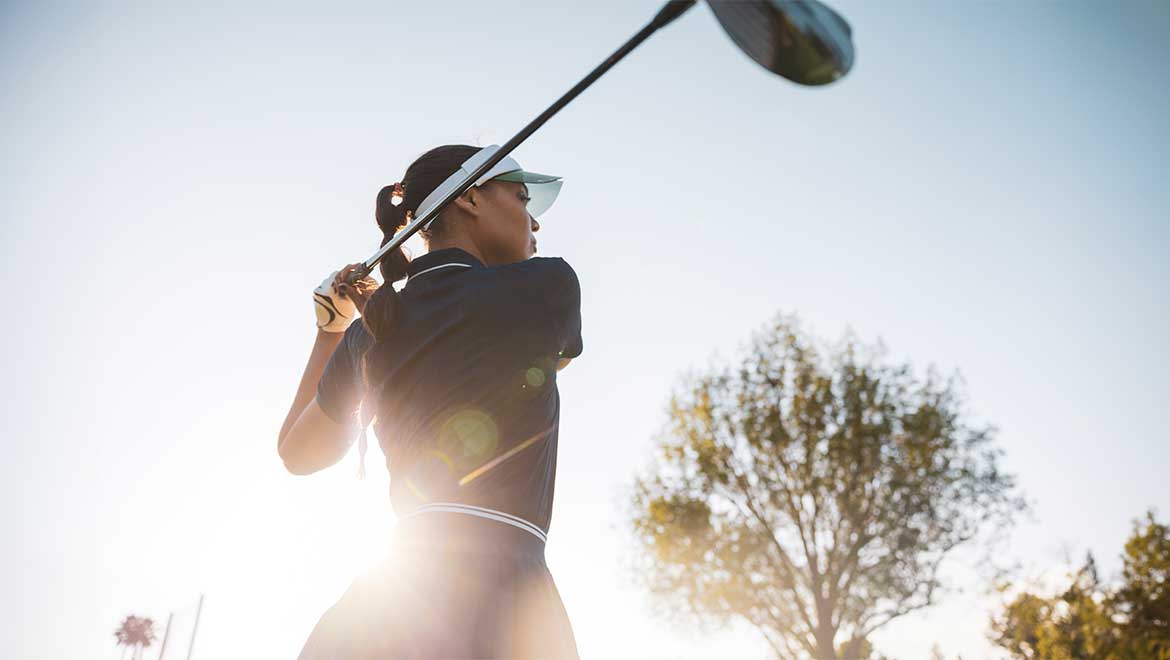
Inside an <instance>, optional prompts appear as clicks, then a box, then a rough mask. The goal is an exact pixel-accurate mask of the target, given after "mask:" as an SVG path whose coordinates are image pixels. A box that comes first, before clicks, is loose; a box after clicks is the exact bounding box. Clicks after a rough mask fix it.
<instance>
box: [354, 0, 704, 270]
mask: <svg viewBox="0 0 1170 660" xmlns="http://www.w3.org/2000/svg"><path fill="white" fill-rule="evenodd" d="M695 2H696V0H670V2H667V3H666V4H665V5H664V6H663V7H662V9H660V10H659V11H658V14H657V15H656V16H655V17H654V19H653V20H651V21H650V22H649V23H648V24H647V25H646V27H644V28H642V29H641V30H640V31H639V32H638V34H635V35H634V36H633V37H631V38H630V40H629V41H627V42H626V43H625V44H623V45H622V47H621V48H618V49H617V50H616V51H614V53H613V54H612V55H610V56H609V57H608V58H607V59H606V60H605V61H604V62H602V63H601V64H599V65H598V66H597V68H595V69H593V71H591V72H590V73H589V75H587V76H585V77H584V78H582V79H581V82H579V83H577V84H576V85H574V86H573V88H572V89H570V90H569V91H567V92H565V93H564V95H562V96H561V98H559V99H557V100H556V102H555V103H553V104H552V105H550V106H549V107H548V108H547V109H546V110H545V111H544V112H542V113H540V115H539V116H538V117H537V118H536V119H533V120H532V121H531V122H529V123H528V125H527V126H525V127H524V128H523V129H521V130H520V132H519V133H517V134H516V135H514V136H512V139H511V140H508V141H507V143H505V144H504V146H502V147H500V150H499V151H497V152H496V153H495V154H494V155H493V156H492V157H491V158H489V159H487V161H485V162H484V163H483V164H482V165H480V166H479V167H477V168H476V169H475V171H474V172H472V173H471V174H470V175H469V176H468V177H467V179H465V180H464V181H463V182H462V183H460V184H459V185H458V186H456V187H455V189H454V190H452V191H451V192H449V193H447V196H446V197H444V198H443V199H441V200H439V203H438V204H435V205H434V206H433V207H431V210H430V211H428V212H427V213H425V214H424V215H423V216H421V217H418V218H415V219H414V221H413V222H411V223H410V224H409V225H407V227H406V229H403V230H402V231H401V232H399V233H398V234H396V235H395V236H394V238H393V239H391V240H390V242H389V243H387V244H385V245H383V246H382V247H381V248H379V249H378V251H377V252H375V253H374V256H372V257H370V258H369V259H366V260H365V262H363V264H362V267H360V268H356V269H354V270H353V272H351V273H350V276H349V280H350V283H351V284H352V283H353V282H356V281H357V280H359V279H361V278H363V277H365V276H366V275H369V274H370V272H371V271H372V270H373V269H374V266H377V265H378V262H380V261H381V260H382V258H383V257H385V256H386V254H387V253H388V252H390V251H392V250H395V249H397V248H398V246H400V245H402V244H403V243H405V242H406V240H407V239H409V238H410V237H411V236H413V235H414V234H415V232H417V231H418V230H419V228H421V227H422V226H423V225H425V224H426V223H427V222H429V221H430V219H431V218H432V217H434V216H436V215H438V214H439V212H440V211H442V210H443V208H444V207H445V206H447V204H449V203H450V202H451V200H453V199H455V198H456V197H458V196H460V195H462V194H463V193H464V192H466V191H467V189H468V188H470V187H471V184H472V183H474V182H475V181H476V180H478V179H479V177H481V176H483V174H484V173H485V172H487V171H488V170H490V169H491V168H493V167H495V165H496V163H498V162H500V161H501V160H503V159H504V157H506V156H507V155H508V154H509V153H511V152H512V150H513V149H515V148H516V147H518V146H519V145H520V143H521V142H523V141H524V140H527V139H528V136H530V135H532V134H533V133H535V132H536V129H538V128H540V127H541V126H543V125H544V123H545V122H547V121H548V120H549V119H550V118H552V116H553V115H555V114H556V113H557V112H559V111H560V109H561V108H563V107H565V106H566V105H568V104H569V102H570V101H572V100H573V99H575V98H577V96H578V95H579V94H580V93H581V92H583V91H585V89H586V88H587V87H589V86H590V85H592V84H593V82H594V81H595V80H597V79H598V78H600V77H601V76H602V75H603V74H604V73H605V72H606V71H609V70H610V69H611V68H613V66H614V65H615V64H617V63H618V62H620V61H621V59H622V58H624V57H625V56H626V55H629V54H630V51H632V50H634V49H635V48H637V47H638V45H639V44H641V43H642V42H643V41H645V40H646V39H647V38H648V37H649V36H650V35H652V34H654V32H655V31H656V30H658V29H659V28H661V27H664V26H666V25H667V24H668V23H670V22H671V21H673V20H674V19H676V18H678V17H679V16H681V15H682V14H683V13H684V12H685V11H686V10H688V9H690V8H691V7H693V6H694V4H695ZM363 270H364V271H365V272H361V271H363Z"/></svg>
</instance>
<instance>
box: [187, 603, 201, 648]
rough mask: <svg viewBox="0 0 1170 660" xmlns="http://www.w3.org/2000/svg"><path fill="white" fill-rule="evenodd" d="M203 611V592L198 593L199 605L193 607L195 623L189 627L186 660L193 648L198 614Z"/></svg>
mask: <svg viewBox="0 0 1170 660" xmlns="http://www.w3.org/2000/svg"><path fill="white" fill-rule="evenodd" d="M202 612H203V594H199V605H198V607H196V608H195V625H194V626H192V627H191V644H190V645H188V646H187V660H191V652H192V651H194V650H195V633H197V632H199V615H200V614H201V613H202Z"/></svg>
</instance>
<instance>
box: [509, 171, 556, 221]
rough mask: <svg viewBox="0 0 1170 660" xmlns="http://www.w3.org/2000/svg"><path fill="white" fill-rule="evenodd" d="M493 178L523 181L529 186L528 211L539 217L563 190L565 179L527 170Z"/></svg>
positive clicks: (515, 181)
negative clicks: (562, 185)
mask: <svg viewBox="0 0 1170 660" xmlns="http://www.w3.org/2000/svg"><path fill="white" fill-rule="evenodd" d="M492 179H493V180H497V179H498V180H500V181H511V182H513V183H523V184H525V186H527V188H528V197H529V200H528V213H529V214H531V215H532V217H534V218H536V217H539V216H540V214H542V213H544V212H545V211H547V210H548V209H549V207H551V206H552V205H553V202H555V201H556V199H557V196H558V195H559V194H560V192H561V184H563V183H564V181H563V180H562V179H561V177H559V176H552V175H551V174H540V173H537V172H525V171H524V170H514V171H512V172H506V173H504V174H501V175H499V176H497V177H492Z"/></svg>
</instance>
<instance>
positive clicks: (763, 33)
mask: <svg viewBox="0 0 1170 660" xmlns="http://www.w3.org/2000/svg"><path fill="white" fill-rule="evenodd" d="M695 3H696V0H670V1H669V2H667V3H666V5H664V6H663V7H662V9H660V10H659V11H658V14H657V15H656V16H655V17H654V19H653V20H651V21H650V22H649V23H648V24H647V25H646V27H644V28H642V29H641V30H640V31H639V32H638V33H637V34H635V35H634V36H633V37H631V38H630V40H629V41H627V42H626V43H625V44H623V45H622V46H621V47H620V48H618V49H617V50H616V51H614V53H613V54H612V55H610V56H609V57H608V58H607V59H606V60H605V61H604V62H602V63H601V64H600V65H598V66H597V68H595V69H594V70H593V71H591V72H590V73H589V75H587V76H585V77H584V78H583V79H581V81H580V82H578V83H577V84H576V85H574V86H573V88H572V89H570V90H569V91H568V92H565V94H564V95H563V96H561V97H560V98H559V99H557V100H556V102H555V103H553V104H552V105H551V106H549V107H548V108H547V109H546V110H545V111H544V112H542V113H540V115H539V116H538V117H537V118H536V119H533V120H532V121H531V122H530V123H529V124H528V125H527V126H525V127H524V128H523V129H522V130H521V131H520V132H519V133H517V134H516V135H514V136H513V137H512V139H510V140H508V141H507V142H506V143H505V144H504V145H503V146H502V147H500V149H499V150H498V151H496V153H494V154H493V155H492V156H491V157H490V158H488V159H487V160H486V161H484V162H483V163H481V164H480V166H479V167H477V168H476V169H475V170H474V171H473V172H471V173H470V174H468V175H467V176H465V177H464V178H463V179H462V180H460V181H459V182H458V184H457V185H455V186H454V187H452V188H451V190H450V191H448V192H447V194H446V195H444V196H443V197H442V198H441V199H439V200H437V201H436V202H435V203H433V204H432V205H431V206H430V207H429V208H426V209H421V213H419V214H417V215H416V216H415V217H414V219H413V220H412V221H411V223H410V224H409V225H407V226H406V227H405V228H404V229H403V230H402V231H400V232H398V233H397V234H396V235H395V236H394V238H393V239H391V240H390V241H389V242H387V243H386V244H385V245H383V246H382V247H381V248H379V249H378V251H377V252H376V253H375V254H374V256H372V257H370V258H369V259H367V260H366V261H365V262H363V263H362V265H361V266H360V267H358V268H355V269H354V270H353V271H352V272H351V273H350V274H349V276H348V277H347V282H349V283H350V284H351V285H352V284H353V283H354V282H356V281H357V280H358V279H361V278H363V277H366V276H367V275H369V274H370V272H371V271H372V270H373V269H374V267H375V266H377V265H378V263H379V262H380V261H381V260H382V258H383V257H384V256H385V255H386V254H387V253H389V252H391V251H392V250H395V249H397V248H398V247H399V246H400V245H402V244H403V243H404V242H406V240H407V239H409V238H410V237H411V236H413V235H414V234H415V232H417V231H418V230H419V229H420V228H421V227H424V226H426V225H427V223H429V222H430V220H431V219H432V218H434V217H435V216H437V215H438V214H439V213H440V212H441V211H442V210H443V208H444V207H446V206H447V204H449V203H450V202H451V201H452V200H454V199H455V198H457V197H458V196H459V195H462V194H463V193H464V192H465V191H466V190H467V189H468V188H470V187H471V186H472V183H473V182H475V181H477V180H479V177H480V176H482V175H483V174H484V173H486V172H487V171H488V170H490V169H491V168H492V167H493V166H495V165H496V163H498V162H500V161H501V160H503V159H504V158H505V157H506V156H507V155H508V154H509V153H511V152H512V151H513V150H514V149H515V148H516V147H517V146H519V145H520V143H522V142H524V140H526V139H528V137H529V136H530V135H532V134H533V133H535V132H536V130H537V129H538V128H540V127H541V126H543V125H544V123H545V122H547V121H548V120H549V119H550V118H551V117H552V116H553V115H555V114H556V113H557V112H559V111H560V110H561V108H563V107H565V106H566V105H568V104H569V102H570V101H572V100H573V99H574V98H576V97H577V96H578V95H579V94H580V93H581V92H583V91H585V89H586V88H587V87H589V86H590V85H592V84H593V82H594V81H596V80H597V79H598V78H600V77H601V76H602V75H604V74H605V72H606V71H609V70H610V69H611V68H613V66H614V65H615V64H617V63H618V62H620V61H621V60H622V58H624V57H625V56H626V55H629V54H630V52H631V51H633V50H634V49H635V48H637V47H638V46H639V45H640V44H641V43H642V42H643V41H645V40H646V39H647V38H648V37H649V36H650V35H651V34H654V32H656V31H657V30H658V29H660V28H662V27H665V26H666V25H668V24H669V23H670V22H671V21H673V20H675V19H676V18H678V17H679V16H681V15H682V14H683V13H685V12H686V11H687V10H688V9H690V8H691V7H693V6H694V5H695ZM708 4H710V5H711V11H712V12H713V13H714V14H715V18H716V19H717V20H718V21H719V23H720V25H722V26H723V29H724V31H726V32H727V34H728V35H729V36H730V37H731V40H732V41H733V42H735V44H736V45H737V46H739V47H740V49H741V50H743V52H744V53H746V54H747V55H748V56H749V57H751V58H752V59H753V60H755V61H756V62H757V63H759V64H760V65H761V66H763V67H764V68H766V69H768V70H769V71H771V72H773V73H775V74H777V75H780V76H783V77H784V78H786V79H788V80H791V81H792V82H795V83H798V84H801V85H824V84H827V83H830V82H833V81H834V80H836V79H838V78H840V77H841V76H843V75H845V74H846V73H848V72H849V69H850V68H851V67H852V66H853V43H852V31H851V30H850V28H849V24H848V23H846V22H845V20H844V19H842V18H841V17H840V16H839V15H838V14H837V13H836V12H834V11H833V10H832V9H829V8H828V7H826V6H825V5H823V4H821V3H820V2H817V0H710V1H709V2H708ZM456 174H458V173H456ZM452 176H455V175H452ZM447 183H448V182H444V185H446V184H447Z"/></svg>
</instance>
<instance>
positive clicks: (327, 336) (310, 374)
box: [276, 330, 353, 474]
mask: <svg viewBox="0 0 1170 660" xmlns="http://www.w3.org/2000/svg"><path fill="white" fill-rule="evenodd" d="M344 336H345V334H344V333H341V332H323V331H320V330H318V331H317V339H316V341H314V342H313V350H312V352H311V353H310V354H309V362H308V364H306V365H305V371H304V373H303V374H302V375H301V384H300V385H299V386H298V387H297V393H296V396H295V397H294V398H293V402H292V407H291V408H289V411H288V416H287V417H285V419H284V425H283V426H281V428H280V435H279V437H278V438H277V443H276V447H277V451H278V452H279V453H280V457H281V459H282V460H284V464H285V467H287V468H288V470H289V472H292V473H294V474H309V473H312V472H316V471H317V470H320V469H322V468H325V467H328V466H329V465H332V464H334V463H336V462H337V461H338V460H340V459H341V457H342V456H344V455H345V450H346V449H348V448H349V443H350V442H352V441H353V438H351V437H347V436H348V435H349V431H350V429H347V428H346V427H345V426H343V425H341V424H338V423H337V422H335V421H333V420H332V419H330V418H329V417H328V416H327V415H325V414H324V412H323V411H322V410H321V409H320V407H318V406H317V403H316V401H315V398H316V395H317V383H318V382H320V380H321V374H322V373H323V372H324V371H325V365H326V364H328V363H329V358H330V356H332V355H333V351H334V350H335V349H336V348H337V345H338V344H340V343H341V339H342V338H343V337H344ZM329 459H332V460H329Z"/></svg>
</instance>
